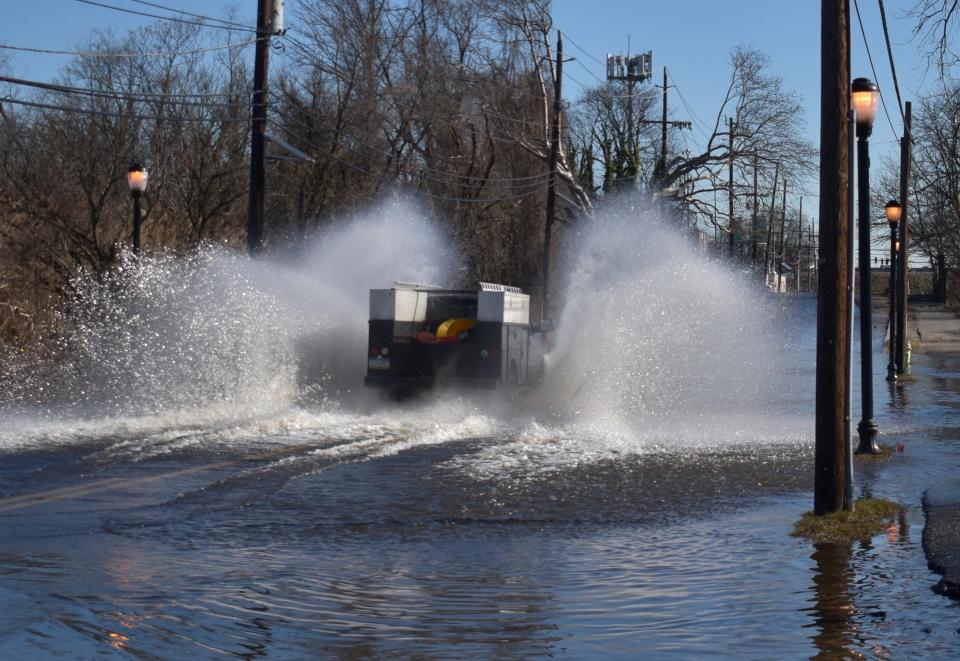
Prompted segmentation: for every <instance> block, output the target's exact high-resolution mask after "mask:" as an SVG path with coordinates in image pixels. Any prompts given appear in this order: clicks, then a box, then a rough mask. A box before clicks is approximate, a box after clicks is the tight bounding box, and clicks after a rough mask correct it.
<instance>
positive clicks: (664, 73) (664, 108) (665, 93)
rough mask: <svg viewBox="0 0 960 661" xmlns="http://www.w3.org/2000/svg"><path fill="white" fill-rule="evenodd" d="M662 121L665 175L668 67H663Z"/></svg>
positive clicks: (662, 160) (662, 162)
mask: <svg viewBox="0 0 960 661" xmlns="http://www.w3.org/2000/svg"><path fill="white" fill-rule="evenodd" d="M660 121H661V124H660V127H661V133H660V176H661V177H663V176H665V175H666V173H667V67H663V117H662V118H661V120H660ZM662 183H663V181H662V179H661V185H662Z"/></svg>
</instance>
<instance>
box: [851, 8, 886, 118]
mask: <svg viewBox="0 0 960 661" xmlns="http://www.w3.org/2000/svg"><path fill="white" fill-rule="evenodd" d="M853 8H854V9H855V10H856V12H857V23H859V24H860V36H862V37H863V45H864V47H865V48H866V49H867V60H868V61H869V62H870V70H871V71H873V79H874V80H875V81H876V84H877V91H878V93H879V95H880V104H881V105H882V106H883V114H884V115H886V116H887V123H888V124H890V130H891V131H893V134H894V135H896V134H897V129H895V128H894V127H893V120H892V119H890V112H889V111H888V110H887V100H886V99H884V98H883V90H882V89H881V88H880V77H879V76H878V75H877V69H876V67H874V66H873V56H872V55H871V54H870V44H869V43H868V41H867V31H866V30H864V29H863V19H862V18H861V17H860V5H859V3H858V2H857V0H853Z"/></svg>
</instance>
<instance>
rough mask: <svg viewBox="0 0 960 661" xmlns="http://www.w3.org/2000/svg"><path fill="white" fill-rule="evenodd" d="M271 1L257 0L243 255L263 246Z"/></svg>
mask: <svg viewBox="0 0 960 661" xmlns="http://www.w3.org/2000/svg"><path fill="white" fill-rule="evenodd" d="M273 2H274V0H257V45H256V50H255V54H254V60H253V108H252V110H251V113H250V115H251V121H250V197H249V203H248V206H247V252H249V253H250V254H251V255H256V254H257V253H259V252H260V248H261V247H262V246H263V199H264V178H265V169H264V162H265V155H266V150H265V141H266V140H265V139H266V134H267V61H268V56H269V54H270V32H271V26H272V23H273Z"/></svg>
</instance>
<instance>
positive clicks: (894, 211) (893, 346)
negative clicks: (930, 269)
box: [883, 200, 900, 381]
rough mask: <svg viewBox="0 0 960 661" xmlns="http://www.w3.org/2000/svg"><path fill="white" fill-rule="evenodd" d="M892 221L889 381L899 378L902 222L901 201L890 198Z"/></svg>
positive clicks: (887, 207) (887, 208) (888, 210)
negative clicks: (899, 235) (899, 229)
mask: <svg viewBox="0 0 960 661" xmlns="http://www.w3.org/2000/svg"><path fill="white" fill-rule="evenodd" d="M883 212H884V213H885V214H886V216H887V222H888V223H890V346H889V348H890V362H889V363H887V381H896V380H897V247H898V246H897V223H899V222H900V203H899V202H897V201H896V200H890V201H889V202H887V203H886V204H885V205H883Z"/></svg>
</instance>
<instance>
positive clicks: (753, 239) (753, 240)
mask: <svg viewBox="0 0 960 661" xmlns="http://www.w3.org/2000/svg"><path fill="white" fill-rule="evenodd" d="M758 204H759V201H758V198H757V156H756V154H754V156H753V213H752V214H751V217H750V244H751V245H750V260H751V268H753V269H754V270H756V268H757V229H758V228H757V205H758Z"/></svg>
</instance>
